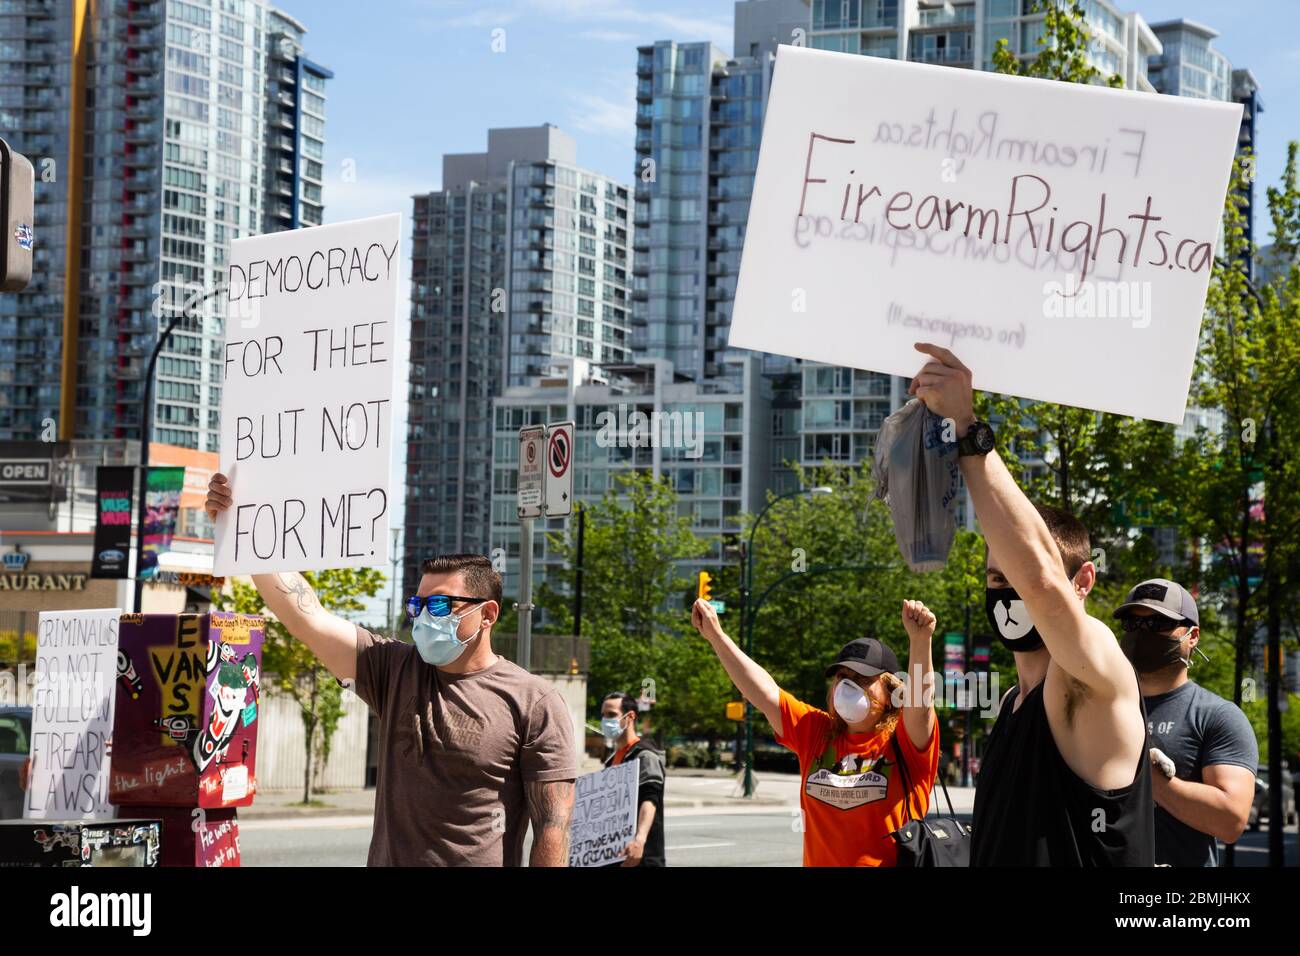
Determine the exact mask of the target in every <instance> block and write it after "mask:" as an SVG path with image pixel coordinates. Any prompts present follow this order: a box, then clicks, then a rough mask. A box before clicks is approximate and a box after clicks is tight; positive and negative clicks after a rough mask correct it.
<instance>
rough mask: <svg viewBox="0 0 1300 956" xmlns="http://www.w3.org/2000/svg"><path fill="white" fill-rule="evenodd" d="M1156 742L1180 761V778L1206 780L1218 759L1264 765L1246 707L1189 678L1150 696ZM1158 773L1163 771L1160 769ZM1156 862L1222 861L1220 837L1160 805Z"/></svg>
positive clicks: (1150, 730) (1210, 863)
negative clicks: (1207, 770)
mask: <svg viewBox="0 0 1300 956" xmlns="http://www.w3.org/2000/svg"><path fill="white" fill-rule="evenodd" d="M1143 700H1144V701H1145V702H1146V705H1147V732H1148V733H1149V734H1150V736H1151V746H1152V747H1157V748H1159V749H1160V750H1161V751H1163V752H1164V753H1165V755H1166V756H1167V757H1169V759H1170V760H1172V761H1173V762H1174V768H1175V770H1176V773H1177V776H1178V779H1179V780H1190V781H1192V782H1194V783H1202V782H1203V780H1202V773H1201V771H1202V770H1203V769H1204V768H1206V767H1212V766H1214V765H1215V764H1231V765H1233V766H1237V767H1245V768H1246V769H1247V770H1249V771H1250V772H1251V773H1256V772H1257V771H1258V769H1259V743H1258V741H1256V739H1255V730H1254V728H1253V727H1251V726H1250V721H1249V720H1248V719H1247V718H1246V715H1245V714H1243V713H1242V712H1241V708H1240V707H1238V706H1236V705H1235V704H1233V703H1232V702H1231V701H1227V700H1224V699H1223V698H1222V697H1220V696H1218V695H1217V694H1214V693H1211V692H1210V691H1208V690H1206V689H1205V688H1204V687H1202V686H1201V685H1200V684H1197V683H1195V682H1194V681H1190V680H1189V681H1187V682H1186V683H1184V684H1183V685H1182V686H1180V687H1176V688H1174V689H1173V690H1171V691H1169V692H1168V693H1166V694H1157V695H1155V696H1154V697H1144V698H1143ZM1157 772H1158V771H1157ZM1156 863H1158V864H1167V865H1169V866H1218V865H1219V849H1218V844H1217V843H1216V842H1215V839H1214V837H1212V836H1210V834H1208V833H1202V832H1201V831H1200V830H1195V829H1193V828H1192V827H1189V826H1188V825H1187V824H1185V823H1183V822H1182V821H1181V820H1179V819H1178V818H1177V817H1175V816H1174V815H1173V814H1171V813H1169V812H1168V811H1166V810H1164V809H1163V808H1161V807H1159V806H1157V807H1156Z"/></svg>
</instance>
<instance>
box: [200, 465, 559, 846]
mask: <svg viewBox="0 0 1300 956" xmlns="http://www.w3.org/2000/svg"><path fill="white" fill-rule="evenodd" d="M231 501H232V497H231V493H230V484H229V482H228V481H227V479H226V478H225V476H224V475H219V474H218V475H214V476H213V478H212V481H211V482H210V484H209V486H208V498H207V505H206V507H207V510H208V513H209V514H211V515H213V517H214V518H215V517H216V516H217V515H218V514H220V513H221V512H223V511H225V510H226V509H227V508H229V507H230V504H231ZM421 570H422V572H423V574H422V576H421V578H420V589H419V592H418V594H417V595H416V596H415V597H413V598H411V599H410V600H408V602H407V611H408V614H410V616H411V617H413V618H414V619H415V620H414V624H413V627H412V636H413V637H414V639H415V642H416V643H415V645H411V644H406V643H404V642H402V641H395V640H392V639H389V638H384V637H379V636H377V635H375V634H371V633H370V632H369V631H366V630H364V629H363V628H360V627H357V626H356V625H354V624H352V623H350V622H348V621H345V620H344V619H343V618H341V617H338V616H336V615H334V614H331V613H329V612H328V611H326V610H325V609H324V608H322V607H321V605H320V602H319V601H318V600H317V598H316V594H315V592H314V591H312V589H311V586H310V585H308V583H307V581H306V580H305V579H304V578H303V577H302V575H301V574H298V573H296V572H293V573H278V574H255V575H253V583H254V584H255V585H257V589H258V592H259V593H260V594H261V595H262V600H263V601H265V602H266V608H267V610H268V611H270V612H271V613H272V614H274V615H275V617H276V618H277V619H278V620H279V621H280V623H281V624H283V625H284V626H285V628H286V629H287V630H288V631H289V633H290V634H292V635H293V636H294V637H295V638H297V639H298V640H300V641H302V642H303V644H305V645H306V646H307V647H308V648H309V649H310V650H311V651H312V652H313V653H314V654H315V655H316V656H317V657H318V658H320V661H321V663H323V664H324V665H325V666H326V667H327V668H328V669H329V671H330V673H332V674H333V675H334V676H335V677H337V678H338V679H339V680H342V681H347V680H350V679H353V678H355V681H356V684H355V690H356V693H357V696H359V697H360V698H361V699H362V700H364V701H365V702H366V703H367V704H368V705H369V706H370V707H371V709H372V710H374V712H375V714H376V716H377V717H378V718H379V747H380V754H379V786H378V790H377V793H376V796H375V825H374V833H373V835H372V837H371V840H370V854H369V857H368V858H367V862H368V863H369V865H371V866H457V865H459V866H503V865H504V866H519V865H520V863H521V862H522V859H523V845H524V832H525V830H526V829H527V825H528V823H529V822H531V823H532V826H533V846H532V851H531V853H530V856H529V865H530V866H567V865H568V856H569V817H570V814H571V813H572V811H573V782H574V780H575V779H577V754H576V751H575V748H574V739H573V723H572V721H571V719H570V717H569V711H568V708H567V707H566V706H565V703H564V700H563V698H562V697H561V696H560V693H559V691H558V690H556V689H555V688H553V687H551V686H550V685H549V684H547V683H546V682H545V681H543V680H541V679H540V678H538V677H535V676H533V675H532V674H529V673H528V672H527V671H525V670H524V669H523V668H521V667H518V666H517V665H515V664H513V663H511V662H510V661H508V660H506V659H505V658H502V657H498V656H497V655H496V654H494V653H493V652H492V643H491V637H492V625H493V624H494V623H495V622H496V620H497V619H498V617H499V616H500V614H501V604H502V598H501V575H500V574H498V573H497V572H496V571H495V570H493V568H492V564H491V562H490V561H489V560H488V559H487V558H485V557H483V556H481V555H474V554H460V555H446V556H443V557H438V558H433V559H431V560H429V561H426V562H425V563H424V566H423V567H422V569H421Z"/></svg>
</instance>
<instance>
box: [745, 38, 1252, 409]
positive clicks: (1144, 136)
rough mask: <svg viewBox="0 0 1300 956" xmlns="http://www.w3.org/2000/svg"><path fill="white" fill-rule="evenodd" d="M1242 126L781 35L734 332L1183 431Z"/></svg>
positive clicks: (1207, 109)
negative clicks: (944, 354) (936, 363)
mask: <svg viewBox="0 0 1300 956" xmlns="http://www.w3.org/2000/svg"><path fill="white" fill-rule="evenodd" d="M1240 121H1241V106H1240V105H1238V104H1235V103H1218V102H1213V101H1209V100H1198V99H1190V98H1185V97H1178V96H1162V95H1158V94H1153V93H1141V92H1137V91H1131V90H1112V89H1108V88H1105V87H1100V86H1093V85H1087V84H1076V83H1061V82H1056V81H1049V80H1038V79H1030V78H1025V77H1012V76H1002V75H998V74H991V73H983V72H978V71H971V70H953V69H950V68H947V67H941V66H928V65H924V64H916V63H898V62H894V61H890V60H885V59H881V58H878V57H868V56H856V55H850V54H839V53H829V52H825V51H820V50H807V49H803V48H801V47H792V46H781V47H779V48H778V53H777V64H776V68H775V79H774V81H773V87H772V94H771V98H770V101H769V104H768V107H767V114H766V118H765V122H764V127H763V139H762V145H761V148H760V152H759V160H758V172H757V176H756V180H755V184H754V192H753V200H752V202H751V203H750V213H749V223H748V227H747V229H746V233H745V246H744V253H743V256H742V261H741V267H740V277H739V281H738V284H737V288H736V297H735V307H734V309H733V312H732V316H733V317H732V321H731V332H730V340H729V344H730V345H731V346H735V347H741V348H749V349H758V350H762V351H767V352H774V353H777V354H782V355H792V356H799V357H801V358H805V359H812V360H815V361H822V362H830V363H832V364H835V365H849V366H854V367H857V368H862V369H870V370H873V371H877V372H887V373H891V374H894V375H904V376H911V375H914V374H916V371H917V369H919V368H920V366H921V364H922V363H923V362H924V361H925V356H923V355H921V354H920V353H918V352H916V351H915V350H914V349H913V343H915V342H918V341H930V342H935V343H937V344H939V345H942V346H945V347H948V348H950V349H952V350H953V352H955V353H956V355H957V356H958V358H960V359H961V360H962V361H963V362H964V363H965V364H966V365H967V366H969V367H970V369H971V371H972V373H973V378H974V384H975V387H976V388H979V389H985V390H989V391H995V392H1002V393H1006V394H1010V395H1015V396H1019V397H1021V398H1028V399H1035V400H1041V401H1051V402H1061V403H1064V404H1067V405H1076V406H1080V407H1083V408H1092V409H1097V410H1100V411H1106V412H1115V413H1118V414H1122V415H1132V416H1138V417H1142V418H1150V419H1155V420H1158V421H1166V422H1181V421H1182V419H1183V413H1184V408H1185V405H1186V400H1187V391H1188V386H1189V383H1190V380H1191V372H1192V362H1193V358H1194V356H1195V351H1196V343H1197V337H1198V333H1199V329H1200V322H1201V312H1202V308H1203V306H1204V303H1205V294H1206V289H1207V287H1208V284H1209V279H1210V270H1211V267H1212V265H1213V262H1214V250H1215V244H1216V242H1217V240H1218V234H1219V223H1220V218H1221V215H1222V212H1223V204H1224V197H1225V194H1226V192H1227V188H1228V182H1229V174H1230V172H1231V168H1232V162H1233V154H1234V149H1235V146H1236V142H1237V134H1238V129H1239V126H1240Z"/></svg>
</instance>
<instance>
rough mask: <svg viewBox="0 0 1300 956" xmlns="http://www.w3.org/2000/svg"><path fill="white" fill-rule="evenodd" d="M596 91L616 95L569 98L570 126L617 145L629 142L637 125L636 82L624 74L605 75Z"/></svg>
mask: <svg viewBox="0 0 1300 956" xmlns="http://www.w3.org/2000/svg"><path fill="white" fill-rule="evenodd" d="M595 88H597V89H605V90H614V91H617V93H616V95H614V96H602V95H600V94H599V93H587V92H575V93H570V94H569V100H570V102H571V106H570V108H569V125H570V126H572V127H573V128H574V129H576V130H581V131H582V132H584V133H595V134H597V135H600V136H608V137H610V138H612V139H615V140H618V141H620V142H622V141H625V140H631V138H632V135H633V133H634V132H635V124H636V81H635V79H634V78H633V77H631V76H629V75H627V74H626V73H617V74H612V75H608V76H606V77H605V78H604V80H603V82H597V83H596V84H595Z"/></svg>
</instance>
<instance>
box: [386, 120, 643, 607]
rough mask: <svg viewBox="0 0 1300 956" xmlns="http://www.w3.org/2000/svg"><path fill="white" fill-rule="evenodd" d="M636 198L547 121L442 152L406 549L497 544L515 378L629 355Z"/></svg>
mask: <svg viewBox="0 0 1300 956" xmlns="http://www.w3.org/2000/svg"><path fill="white" fill-rule="evenodd" d="M630 199H631V197H630V195H629V189H628V187H627V186H626V185H625V184H622V183H618V182H616V181H614V180H612V179H610V178H608V177H605V176H601V175H599V174H597V173H593V172H591V171H589V170H585V169H582V168H581V167H579V166H577V165H576V148H575V145H574V142H573V140H572V139H571V138H570V137H569V136H568V135H566V134H565V133H563V132H561V131H560V130H559V129H558V128H556V127H555V126H551V125H549V124H546V125H543V126H538V127H525V128H519V129H494V130H490V131H489V132H488V149H487V152H485V153H468V154H455V155H448V156H444V157H443V168H442V188H441V189H439V190H438V191H436V192H433V193H429V194H427V195H419V196H416V197H415V200H414V214H413V217H412V232H413V235H412V243H411V263H412V265H411V366H410V390H409V395H410V411H409V419H408V425H407V456H406V479H405V480H406V516H405V534H406V547H405V551H406V553H408V554H420V555H425V554H428V555H431V554H439V553H452V552H460V551H475V552H478V553H486V552H487V551H488V548H489V544H490V541H491V525H492V507H493V471H492V468H493V461H494V459H496V458H498V457H500V455H501V454H504V453H505V449H503V448H501V447H500V443H499V442H498V443H496V444H495V445H494V440H493V439H494V435H493V428H492V426H493V412H492V400H493V399H494V398H496V397H497V396H500V395H501V394H502V392H503V390H504V389H505V388H506V387H507V386H508V385H511V384H527V383H529V382H530V381H531V380H532V379H534V378H535V377H537V376H540V375H545V374H547V373H549V371H550V369H551V367H552V364H553V363H554V361H555V360H557V359H576V360H579V361H587V362H601V363H607V364H620V363H625V362H627V361H628V360H629V359H630V357H631V347H630V344H629V339H630V332H631V272H630V267H631V262H630V257H631V236H630V216H629V204H630ZM418 572H419V569H418V567H415V566H408V567H407V569H406V572H405V574H406V576H407V580H406V583H407V584H408V585H410V584H413V583H415V582H418Z"/></svg>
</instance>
